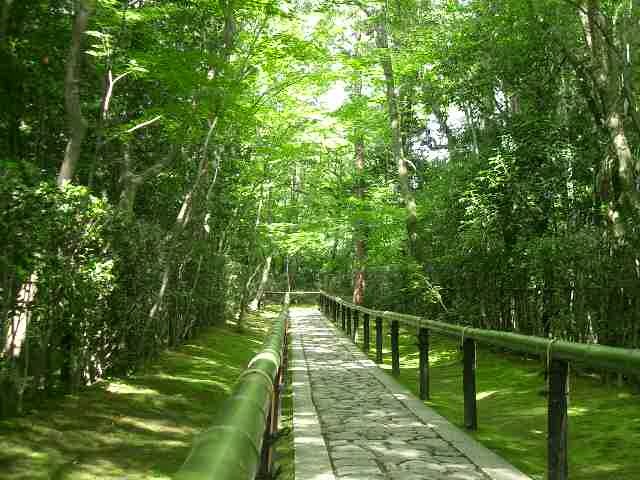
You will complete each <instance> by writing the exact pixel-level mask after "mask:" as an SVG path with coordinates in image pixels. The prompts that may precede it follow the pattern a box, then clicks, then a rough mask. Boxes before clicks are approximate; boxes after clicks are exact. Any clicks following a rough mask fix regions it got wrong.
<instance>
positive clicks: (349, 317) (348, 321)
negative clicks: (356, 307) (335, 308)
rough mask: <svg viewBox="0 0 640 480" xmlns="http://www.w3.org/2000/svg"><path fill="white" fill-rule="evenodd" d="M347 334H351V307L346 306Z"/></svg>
mask: <svg viewBox="0 0 640 480" xmlns="http://www.w3.org/2000/svg"><path fill="white" fill-rule="evenodd" d="M347 335H348V336H349V337H350V336H351V309H350V308H349V307H347Z"/></svg>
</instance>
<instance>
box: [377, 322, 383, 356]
mask: <svg viewBox="0 0 640 480" xmlns="http://www.w3.org/2000/svg"><path fill="white" fill-rule="evenodd" d="M376 363H382V319H381V318H380V317H376Z"/></svg>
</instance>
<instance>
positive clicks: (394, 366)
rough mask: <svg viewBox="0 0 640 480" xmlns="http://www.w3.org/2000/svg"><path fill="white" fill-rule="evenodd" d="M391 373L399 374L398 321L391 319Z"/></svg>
mask: <svg viewBox="0 0 640 480" xmlns="http://www.w3.org/2000/svg"><path fill="white" fill-rule="evenodd" d="M391 373H392V374H393V375H394V376H396V377H397V376H399V375H400V323H399V322H398V320H391Z"/></svg>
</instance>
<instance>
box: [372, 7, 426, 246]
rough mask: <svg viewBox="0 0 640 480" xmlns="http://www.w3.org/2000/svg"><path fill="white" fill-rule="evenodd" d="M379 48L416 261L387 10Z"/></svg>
mask: <svg viewBox="0 0 640 480" xmlns="http://www.w3.org/2000/svg"><path fill="white" fill-rule="evenodd" d="M376 45H377V47H378V48H380V49H381V50H382V58H381V60H380V64H381V65H382V70H383V71H384V78H385V84H386V97H387V110H388V115H389V125H390V128H391V151H392V153H393V158H394V160H395V162H396V165H397V167H398V182H399V184H400V192H401V194H402V199H403V200H404V204H405V209H406V213H407V220H406V225H407V237H408V253H409V255H410V256H411V257H413V258H416V256H417V253H418V252H417V243H418V232H417V213H416V201H415V197H414V195H413V191H412V190H411V185H410V183H409V169H408V163H407V160H406V158H405V156H404V151H403V148H402V132H401V131H400V130H401V121H400V111H399V110H398V92H397V91H396V87H395V79H394V72H393V63H392V61H391V53H390V50H389V42H388V38H387V29H386V10H384V11H383V12H382V14H381V15H380V19H379V21H378V24H377V26H376Z"/></svg>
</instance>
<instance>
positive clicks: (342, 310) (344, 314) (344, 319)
mask: <svg viewBox="0 0 640 480" xmlns="http://www.w3.org/2000/svg"><path fill="white" fill-rule="evenodd" d="M340 313H341V315H342V330H344V329H346V328H347V326H346V325H347V308H346V307H345V306H344V305H340Z"/></svg>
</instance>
